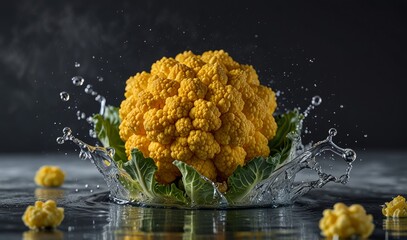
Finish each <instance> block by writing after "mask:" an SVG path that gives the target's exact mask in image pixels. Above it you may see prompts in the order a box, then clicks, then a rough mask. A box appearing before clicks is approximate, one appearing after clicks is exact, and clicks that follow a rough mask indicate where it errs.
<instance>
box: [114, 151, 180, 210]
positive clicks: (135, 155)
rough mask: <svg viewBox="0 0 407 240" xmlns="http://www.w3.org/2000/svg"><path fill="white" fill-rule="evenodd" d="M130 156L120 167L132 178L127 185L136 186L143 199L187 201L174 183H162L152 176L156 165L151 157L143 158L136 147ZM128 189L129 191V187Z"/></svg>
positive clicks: (172, 201)
mask: <svg viewBox="0 0 407 240" xmlns="http://www.w3.org/2000/svg"><path fill="white" fill-rule="evenodd" d="M131 156H132V158H131V160H130V161H128V162H126V163H124V164H123V165H122V168H123V169H124V170H125V171H126V172H127V173H128V174H129V175H130V177H131V178H132V180H133V181H132V182H131V184H130V185H129V186H130V187H132V188H136V189H137V190H138V191H140V192H141V193H143V195H144V196H145V198H147V199H143V200H146V201H149V202H160V203H186V202H187V199H186V197H185V194H184V192H183V191H181V190H180V189H178V188H177V186H176V185H175V184H171V185H162V184H159V183H157V181H156V180H155V177H154V175H155V172H156V171H157V167H156V165H155V164H154V161H153V159H151V158H144V156H143V154H142V153H141V152H140V150H138V149H137V148H135V149H133V150H132V152H131ZM129 190H130V191H131V189H129ZM136 200H137V199H136Z"/></svg>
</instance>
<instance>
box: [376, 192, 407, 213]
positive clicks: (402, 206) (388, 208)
mask: <svg viewBox="0 0 407 240" xmlns="http://www.w3.org/2000/svg"><path fill="white" fill-rule="evenodd" d="M382 213H383V215H384V216H386V217H395V218H398V217H407V202H406V199H405V198H404V197H402V196H400V195H398V196H397V197H395V198H393V200H392V201H390V202H386V203H385V205H384V206H383V209H382Z"/></svg>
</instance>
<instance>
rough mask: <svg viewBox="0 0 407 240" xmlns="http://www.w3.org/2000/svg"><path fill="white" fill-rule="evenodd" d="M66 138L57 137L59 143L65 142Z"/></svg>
mask: <svg viewBox="0 0 407 240" xmlns="http://www.w3.org/2000/svg"><path fill="white" fill-rule="evenodd" d="M64 142H65V140H64V138H63V137H57V143H58V144H64Z"/></svg>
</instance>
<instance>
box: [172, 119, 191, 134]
mask: <svg viewBox="0 0 407 240" xmlns="http://www.w3.org/2000/svg"><path fill="white" fill-rule="evenodd" d="M192 129H194V126H192V120H191V119H190V118H189V117H188V118H180V119H178V121H177V122H176V123H175V130H176V133H177V134H178V136H180V137H188V135H189V133H190V132H191V130H192Z"/></svg>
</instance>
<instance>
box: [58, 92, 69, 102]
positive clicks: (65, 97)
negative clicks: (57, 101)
mask: <svg viewBox="0 0 407 240" xmlns="http://www.w3.org/2000/svg"><path fill="white" fill-rule="evenodd" d="M59 96H60V97H61V100H62V101H64V102H66V101H68V100H69V94H68V93H67V92H60V93H59Z"/></svg>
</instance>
